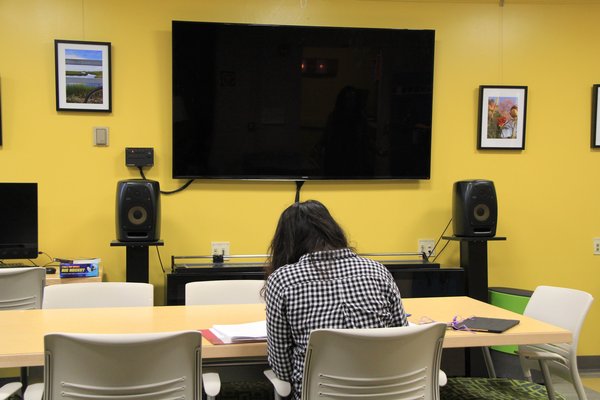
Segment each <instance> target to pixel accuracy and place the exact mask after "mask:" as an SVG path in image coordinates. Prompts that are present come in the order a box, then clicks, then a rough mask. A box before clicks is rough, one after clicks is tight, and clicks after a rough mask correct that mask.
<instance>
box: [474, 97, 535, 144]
mask: <svg viewBox="0 0 600 400" xmlns="http://www.w3.org/2000/svg"><path fill="white" fill-rule="evenodd" d="M526 108H527V86H480V87H479V125H478V140H477V148H478V149H502V150H523V149H525V120H526V111H527V109H526Z"/></svg>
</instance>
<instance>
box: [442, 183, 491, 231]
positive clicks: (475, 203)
mask: <svg viewBox="0 0 600 400" xmlns="http://www.w3.org/2000/svg"><path fill="white" fill-rule="evenodd" d="M497 222H498V202H497V200H496V189H495V188H494V182H492V181H488V180H483V179H478V180H471V181H459V182H455V183H454V190H453V196H452V227H453V229H454V236H461V237H463V236H467V237H494V236H495V235H496V224H497Z"/></svg>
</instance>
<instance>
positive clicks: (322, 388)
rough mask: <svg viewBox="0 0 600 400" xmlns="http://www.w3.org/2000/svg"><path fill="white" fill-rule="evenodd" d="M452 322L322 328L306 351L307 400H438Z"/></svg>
mask: <svg viewBox="0 0 600 400" xmlns="http://www.w3.org/2000/svg"><path fill="white" fill-rule="evenodd" d="M445 333H446V324H444V323H432V324H427V325H413V326H405V327H396V328H376V329H316V330H314V331H312V332H311V334H310V337H309V340H308V347H307V352H306V358H305V364H304V374H303V383H302V399H304V400H308V399H316V398H335V399H349V398H359V397H360V398H369V399H392V398H393V399H396V400H403V399H406V400H408V399H425V400H438V399H439V398H440V397H439V390H440V389H439V383H438V378H439V370H440V361H441V357H442V344H443V341H444V335H445Z"/></svg>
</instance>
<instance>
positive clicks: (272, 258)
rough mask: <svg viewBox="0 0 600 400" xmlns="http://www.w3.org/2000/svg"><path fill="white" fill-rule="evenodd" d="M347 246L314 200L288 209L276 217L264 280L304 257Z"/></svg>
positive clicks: (341, 234) (333, 222)
mask: <svg viewBox="0 0 600 400" xmlns="http://www.w3.org/2000/svg"><path fill="white" fill-rule="evenodd" d="M346 247H348V239H346V235H345V233H344V230H343V229H342V228H341V227H340V226H339V225H338V223H337V222H336V221H335V220H334V219H333V217H332V216H331V214H330V213H329V211H328V210H327V208H326V207H325V206H324V205H323V204H322V203H320V202H319V201H316V200H307V201H304V202H302V203H294V204H292V205H291V206H289V207H288V208H287V209H286V210H285V211H284V212H283V213H282V214H281V217H280V218H279V222H278V223H277V228H276V229H275V235H274V236H273V240H272V241H271V245H270V247H269V261H268V264H267V268H266V271H265V279H266V278H267V277H268V276H269V275H271V274H272V273H273V272H274V271H275V270H276V269H277V268H279V267H282V266H284V265H286V264H292V263H295V262H297V261H298V260H299V259H300V257H302V256H303V255H304V254H308V253H313V252H315V251H322V250H337V249H344V248H346Z"/></svg>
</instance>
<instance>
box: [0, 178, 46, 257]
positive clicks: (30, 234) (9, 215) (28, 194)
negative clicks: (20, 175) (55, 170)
mask: <svg viewBox="0 0 600 400" xmlns="http://www.w3.org/2000/svg"><path fill="white" fill-rule="evenodd" d="M37 256H38V192H37V183H4V182H0V259H20V258H36V257H37Z"/></svg>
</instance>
